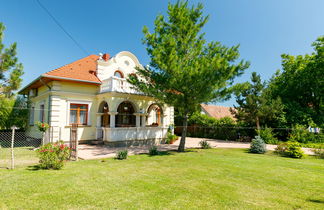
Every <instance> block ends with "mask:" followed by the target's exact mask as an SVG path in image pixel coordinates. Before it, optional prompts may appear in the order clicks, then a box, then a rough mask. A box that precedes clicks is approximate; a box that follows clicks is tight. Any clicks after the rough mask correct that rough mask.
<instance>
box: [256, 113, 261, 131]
mask: <svg viewBox="0 0 324 210" xmlns="http://www.w3.org/2000/svg"><path fill="white" fill-rule="evenodd" d="M255 123H256V127H257V130H260V120H259V117H258V116H257V117H256V118H255Z"/></svg>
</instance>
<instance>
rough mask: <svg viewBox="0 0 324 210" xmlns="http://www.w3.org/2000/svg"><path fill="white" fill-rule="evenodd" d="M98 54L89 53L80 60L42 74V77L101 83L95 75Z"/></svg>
mask: <svg viewBox="0 0 324 210" xmlns="http://www.w3.org/2000/svg"><path fill="white" fill-rule="evenodd" d="M98 59H99V56H98V55H89V56H87V57H85V58H81V59H80V60H77V61H74V62H72V63H70V64H67V65H65V66H62V67H60V68H57V69H55V70H52V71H49V72H47V73H45V74H42V76H43V77H61V78H64V79H65V78H66V79H67V80H69V79H72V80H81V81H84V82H91V83H101V81H100V79H99V78H98V77H97V76H96V70H97V60H98Z"/></svg>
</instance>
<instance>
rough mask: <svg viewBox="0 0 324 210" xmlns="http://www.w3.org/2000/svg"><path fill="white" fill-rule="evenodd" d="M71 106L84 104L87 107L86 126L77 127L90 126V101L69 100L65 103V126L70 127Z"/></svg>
mask: <svg viewBox="0 0 324 210" xmlns="http://www.w3.org/2000/svg"><path fill="white" fill-rule="evenodd" d="M71 104H84V105H88V117H87V124H86V125H79V126H91V111H90V110H91V106H92V101H86V100H69V101H67V109H66V110H67V112H66V126H71V125H70V106H71Z"/></svg>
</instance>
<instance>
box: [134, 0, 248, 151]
mask: <svg viewBox="0 0 324 210" xmlns="http://www.w3.org/2000/svg"><path fill="white" fill-rule="evenodd" d="M202 9H203V5H202V4H198V5H197V6H196V7H195V6H192V7H189V5H188V2H183V1H178V2H177V3H175V4H171V3H169V5H168V11H167V14H168V15H167V16H166V17H165V16H163V15H158V16H157V18H156V20H155V22H154V24H155V28H154V32H153V33H151V32H150V31H149V29H148V28H147V27H144V29H143V32H144V39H143V43H144V44H145V45H146V47H147V48H146V49H147V53H148V54H149V56H150V59H151V61H150V66H149V67H144V68H143V69H138V74H137V76H131V77H130V79H129V80H128V81H129V82H130V83H131V84H133V85H134V86H135V87H136V88H137V89H138V90H140V91H142V92H144V93H146V94H148V95H150V96H153V97H155V98H156V99H158V100H160V101H161V102H163V103H166V104H169V105H171V106H174V107H177V109H178V111H179V113H180V114H181V115H182V116H183V130H182V137H181V142H180V145H179V148H178V151H180V152H182V151H184V148H185V138H186V133H187V121H188V116H189V115H190V114H192V113H193V112H195V111H196V110H197V109H198V108H199V107H200V106H199V105H200V104H201V103H206V102H210V101H217V100H222V99H224V98H225V97H227V96H228V95H229V92H230V88H229V87H230V85H232V83H233V79H234V78H235V77H237V76H239V75H241V74H242V73H243V71H244V69H246V68H248V66H249V63H248V62H245V61H243V60H242V61H240V62H237V59H238V58H239V51H238V48H239V46H234V47H230V48H228V47H226V46H224V45H222V44H221V43H219V42H210V43H207V42H206V40H205V38H204V35H205V34H204V33H201V29H202V28H203V26H204V25H205V24H206V23H207V21H208V18H209V17H208V16H203V14H202Z"/></svg>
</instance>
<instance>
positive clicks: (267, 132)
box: [256, 127, 279, 144]
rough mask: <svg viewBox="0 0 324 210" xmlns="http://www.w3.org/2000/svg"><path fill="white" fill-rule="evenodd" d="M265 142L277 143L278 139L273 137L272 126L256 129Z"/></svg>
mask: <svg viewBox="0 0 324 210" xmlns="http://www.w3.org/2000/svg"><path fill="white" fill-rule="evenodd" d="M256 132H257V133H258V135H259V136H260V137H261V138H262V140H263V141H264V143H266V144H278V142H279V141H278V139H277V138H276V137H274V134H273V130H272V128H268V127H265V128H264V129H260V130H257V131H256Z"/></svg>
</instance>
